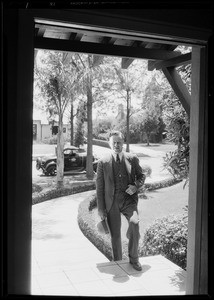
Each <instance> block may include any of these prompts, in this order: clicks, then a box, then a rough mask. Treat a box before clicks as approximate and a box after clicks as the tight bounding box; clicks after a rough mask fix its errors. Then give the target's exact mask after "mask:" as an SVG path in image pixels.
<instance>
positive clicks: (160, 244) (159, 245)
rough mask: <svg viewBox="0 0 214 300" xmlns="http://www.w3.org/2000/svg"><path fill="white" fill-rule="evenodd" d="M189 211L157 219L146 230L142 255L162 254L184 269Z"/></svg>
mask: <svg viewBox="0 0 214 300" xmlns="http://www.w3.org/2000/svg"><path fill="white" fill-rule="evenodd" d="M187 225H188V216H187V211H185V212H184V214H182V215H177V216H174V215H170V216H168V217H164V218H162V219H157V220H156V221H155V222H154V224H152V225H151V226H150V227H149V228H148V229H147V230H146V232H145V235H144V239H143V247H142V248H141V251H140V255H141V256H146V255H156V254H162V255H164V256H165V257H166V258H167V259H169V260H171V261H172V262H174V263H175V264H177V265H178V266H180V267H181V268H183V269H186V258H187V230H188V226H187Z"/></svg>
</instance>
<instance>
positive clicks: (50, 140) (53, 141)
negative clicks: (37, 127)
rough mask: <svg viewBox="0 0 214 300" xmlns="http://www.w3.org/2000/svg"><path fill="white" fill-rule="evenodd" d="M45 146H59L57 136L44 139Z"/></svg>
mask: <svg viewBox="0 0 214 300" xmlns="http://www.w3.org/2000/svg"><path fill="white" fill-rule="evenodd" d="M43 143H44V144H50V145H56V144H57V136H52V137H50V138H45V139H43Z"/></svg>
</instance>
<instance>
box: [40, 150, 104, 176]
mask: <svg viewBox="0 0 214 300" xmlns="http://www.w3.org/2000/svg"><path fill="white" fill-rule="evenodd" d="M86 158H87V153H86V152H85V151H84V150H83V149H80V148H77V147H74V146H70V147H67V148H65V149H64V173H66V172H75V173H76V172H83V171H85V170H86ZM97 161H98V159H97V158H95V157H94V156H93V169H94V172H96V169H97ZM56 164H57V157H56V155H53V156H42V157H38V158H37V159H36V168H37V170H40V169H41V170H42V171H43V173H44V174H45V175H48V176H54V175H56V168H57V165H56Z"/></svg>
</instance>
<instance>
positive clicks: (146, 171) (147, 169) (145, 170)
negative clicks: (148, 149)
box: [141, 165, 152, 177]
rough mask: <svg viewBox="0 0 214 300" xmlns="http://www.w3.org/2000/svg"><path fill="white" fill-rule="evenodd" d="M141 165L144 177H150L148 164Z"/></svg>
mask: <svg viewBox="0 0 214 300" xmlns="http://www.w3.org/2000/svg"><path fill="white" fill-rule="evenodd" d="M141 167H142V169H143V173H144V174H145V175H146V177H150V176H151V174H152V169H151V167H150V166H148V165H142V166H141Z"/></svg>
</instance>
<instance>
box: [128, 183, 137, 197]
mask: <svg viewBox="0 0 214 300" xmlns="http://www.w3.org/2000/svg"><path fill="white" fill-rule="evenodd" d="M136 192H137V187H136V186H135V185H131V184H129V185H128V188H127V189H126V193H127V194H129V195H133V194H134V193H136Z"/></svg>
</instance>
